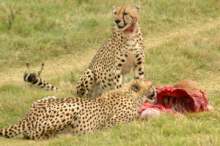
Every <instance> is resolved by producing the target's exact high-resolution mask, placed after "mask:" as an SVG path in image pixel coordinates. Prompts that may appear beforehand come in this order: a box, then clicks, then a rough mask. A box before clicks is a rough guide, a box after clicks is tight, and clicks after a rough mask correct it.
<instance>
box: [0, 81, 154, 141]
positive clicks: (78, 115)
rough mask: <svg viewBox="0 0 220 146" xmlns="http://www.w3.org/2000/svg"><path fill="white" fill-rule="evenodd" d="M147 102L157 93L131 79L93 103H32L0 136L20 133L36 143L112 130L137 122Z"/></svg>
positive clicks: (67, 100) (70, 100)
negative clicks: (67, 134) (65, 136)
mask: <svg viewBox="0 0 220 146" xmlns="http://www.w3.org/2000/svg"><path fill="white" fill-rule="evenodd" d="M146 100H156V89H155V88H154V87H153V86H152V83H151V81H148V80H146V79H134V80H132V81H131V82H129V83H126V84H125V85H124V86H123V87H122V88H120V89H116V90H111V91H108V92H106V93H104V94H102V96H100V97H98V98H96V99H89V98H79V97H75V98H55V97H48V98H44V99H41V100H38V101H36V102H34V103H33V104H32V106H31V107H30V110H29V112H28V114H27V115H26V117H25V118H24V119H23V120H21V121H20V122H18V123H17V124H15V125H13V126H10V127H8V128H4V129H0V135H1V136H4V137H7V138H12V137H14V136H16V135H18V134H20V133H22V134H23V135H24V138H28V139H33V140H38V139H47V138H49V137H54V136H57V135H58V134H61V133H63V132H64V133H65V132H66V133H71V134H73V135H76V134H77V135H78V134H79V135H80V134H85V133H88V132H94V131H96V130H102V129H105V128H112V127H114V126H115V125H116V124H119V123H124V122H130V121H132V120H134V119H136V117H137V115H138V108H139V107H140V105H142V104H143V103H144V102H145V101H146Z"/></svg>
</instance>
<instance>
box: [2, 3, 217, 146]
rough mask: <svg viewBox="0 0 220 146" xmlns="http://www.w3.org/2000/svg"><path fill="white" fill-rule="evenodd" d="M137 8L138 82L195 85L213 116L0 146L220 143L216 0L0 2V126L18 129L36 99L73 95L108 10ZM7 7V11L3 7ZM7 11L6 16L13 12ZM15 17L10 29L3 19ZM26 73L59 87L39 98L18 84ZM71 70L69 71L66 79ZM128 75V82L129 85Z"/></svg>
mask: <svg viewBox="0 0 220 146" xmlns="http://www.w3.org/2000/svg"><path fill="white" fill-rule="evenodd" d="M125 3H129V4H131V5H134V6H135V5H141V6H142V11H141V14H140V25H141V27H142V29H143V34H144V41H145V45H146V59H145V62H146V63H145V73H146V74H145V77H146V78H147V79H149V80H152V81H153V82H154V85H155V86H165V85H172V84H174V83H175V82H176V81H178V80H181V79H186V78H187V79H191V80H195V81H197V82H198V83H199V84H200V86H201V87H202V89H204V90H205V91H206V92H207V93H208V95H209V97H210V104H211V105H213V106H214V108H215V113H213V114H208V113H199V114H193V115H188V116H187V118H181V117H176V116H172V115H171V116H166V115H164V116H161V117H159V118H154V119H152V120H150V121H134V122H132V123H129V124H126V125H118V126H116V127H115V128H113V129H106V130H104V131H98V132H95V133H92V134H87V135H82V136H71V135H60V136H59V137H58V138H53V139H49V140H46V141H32V140H23V139H21V136H17V137H16V138H14V139H6V138H0V141H1V145H219V144H220V140H219V138H218V137H219V136H220V134H219V133H220V130H219V124H220V122H219V119H220V108H219V107H220V96H219V95H220V91H219V89H220V59H219V58H220V27H219V26H220V18H219V13H220V9H219V7H220V3H219V1H218V0H210V1H206V0H194V1H184V0H171V1H167V0H161V1H155V0H148V1H132V0H130V1H124V0H122V1H120V2H117V1H108V2H107V1H106V2H105V3H103V2H102V1H100V0H93V1H88V0H78V1H77V0H73V1H64V0H44V1H41V0H39V1H31V2H30V1H28V2H27V1H12V0H9V1H8V0H7V1H6V0H3V2H0V4H1V6H0V20H2V21H1V22H2V23H0V33H1V36H0V44H1V49H0V115H1V116H0V128H3V127H7V126H10V125H12V124H15V123H17V122H18V121H19V120H21V119H22V117H24V116H25V114H26V113H27V111H28V108H29V106H30V105H31V104H32V103H33V102H34V101H35V100H38V99H41V98H44V97H46V96H49V95H54V96H57V97H58V98H62V97H70V96H76V93H75V84H76V82H77V80H78V78H79V76H80V75H81V73H82V72H83V71H84V70H85V69H86V68H87V67H88V65H89V63H90V61H91V59H92V57H93V55H94V54H95V52H96V51H97V49H98V48H99V47H100V46H101V45H102V44H103V43H104V42H105V41H106V40H107V38H108V37H109V36H110V33H111V27H112V25H113V22H112V16H111V8H112V6H113V5H121V4H125ZM10 5H11V6H10ZM12 10H13V11H12ZM13 15H14V16H15V17H14V19H13V21H12V23H11V26H10V25H9V24H10V23H9V22H10V21H9V19H8V18H9V17H10V18H11V17H13ZM27 62H29V63H30V70H31V72H33V71H35V72H37V71H38V70H40V65H41V63H42V62H44V64H45V66H44V70H43V72H42V75H41V76H42V77H43V78H45V79H46V80H47V81H49V82H50V83H52V84H54V85H55V86H58V87H60V88H62V92H59V93H54V92H46V91H44V90H42V89H39V88H36V87H33V86H30V85H28V84H26V83H24V82H22V81H21V78H22V76H23V74H24V71H27V69H26V66H25V63H27ZM71 72H72V73H71ZM131 79H132V75H131V76H129V80H131Z"/></svg>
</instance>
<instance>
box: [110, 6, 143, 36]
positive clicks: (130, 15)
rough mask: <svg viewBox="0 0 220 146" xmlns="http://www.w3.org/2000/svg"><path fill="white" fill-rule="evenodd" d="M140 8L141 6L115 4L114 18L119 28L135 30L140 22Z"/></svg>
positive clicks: (128, 30) (120, 29) (121, 29)
mask: <svg viewBox="0 0 220 146" xmlns="http://www.w3.org/2000/svg"><path fill="white" fill-rule="evenodd" d="M140 10H141V7H140V6H138V7H132V6H129V5H125V6H119V7H116V6H113V19H114V23H115V25H116V26H117V28H118V30H119V31H126V32H133V31H134V29H135V27H136V25H137V22H138V13H139V12H140Z"/></svg>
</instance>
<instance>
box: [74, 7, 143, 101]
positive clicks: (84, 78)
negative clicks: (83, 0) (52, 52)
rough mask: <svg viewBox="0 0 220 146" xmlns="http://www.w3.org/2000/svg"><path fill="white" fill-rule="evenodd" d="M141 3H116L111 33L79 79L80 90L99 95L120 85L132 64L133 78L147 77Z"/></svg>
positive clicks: (78, 90)
mask: <svg viewBox="0 0 220 146" xmlns="http://www.w3.org/2000/svg"><path fill="white" fill-rule="evenodd" d="M140 10H141V7H132V6H129V5H125V6H119V7H115V6H114V7H113V18H114V24H115V26H114V27H113V30H112V35H111V37H110V38H109V39H108V40H107V42H106V43H105V44H104V45H103V46H102V47H101V48H100V49H99V50H98V52H97V53H96V55H95V56H94V58H93V59H92V61H91V63H90V66H89V68H88V69H87V70H86V71H85V72H84V73H83V74H82V75H81V77H80V79H79V81H78V82H77V87H76V89H77V94H78V95H79V96H85V97H88V98H92V99H94V98H97V97H99V96H100V95H101V94H102V93H104V92H106V91H108V90H111V89H118V88H120V87H121V86H122V85H123V84H124V83H125V82H126V79H127V75H128V74H129V72H130V71H131V69H132V68H133V71H134V78H135V79H142V78H143V77H144V66H143V65H144V57H145V46H144V42H143V36H142V33H141V28H140V26H139V25H138V13H139V12H140Z"/></svg>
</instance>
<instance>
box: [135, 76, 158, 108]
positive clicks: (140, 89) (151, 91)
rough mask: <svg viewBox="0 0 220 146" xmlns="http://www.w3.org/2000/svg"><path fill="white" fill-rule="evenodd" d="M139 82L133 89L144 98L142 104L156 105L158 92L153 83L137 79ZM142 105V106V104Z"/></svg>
mask: <svg viewBox="0 0 220 146" xmlns="http://www.w3.org/2000/svg"><path fill="white" fill-rule="evenodd" d="M137 80H138V82H136V83H133V84H132V85H131V88H132V90H133V91H134V92H136V93H137V94H139V96H140V97H142V103H144V102H150V103H154V102H156V101H157V97H156V96H157V90H156V89H155V88H154V87H153V86H152V82H151V81H148V80H146V79H137ZM142 103H141V104H142Z"/></svg>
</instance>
